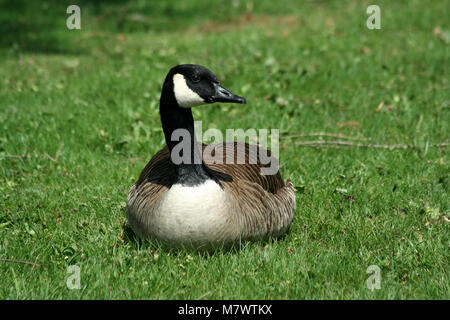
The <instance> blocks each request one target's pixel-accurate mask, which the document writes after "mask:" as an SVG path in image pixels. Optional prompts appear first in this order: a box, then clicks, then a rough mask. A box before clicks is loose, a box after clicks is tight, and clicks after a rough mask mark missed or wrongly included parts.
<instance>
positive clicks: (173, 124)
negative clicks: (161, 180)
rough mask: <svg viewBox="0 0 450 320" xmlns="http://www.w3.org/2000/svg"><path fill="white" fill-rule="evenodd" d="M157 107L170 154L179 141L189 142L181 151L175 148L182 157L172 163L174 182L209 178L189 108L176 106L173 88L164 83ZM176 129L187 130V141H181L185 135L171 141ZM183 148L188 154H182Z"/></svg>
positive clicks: (188, 182) (200, 181) (190, 182)
mask: <svg viewBox="0 0 450 320" xmlns="http://www.w3.org/2000/svg"><path fill="white" fill-rule="evenodd" d="M159 109H160V114H161V123H162V128H163V131H164V137H165V139H166V143H167V146H168V148H169V151H170V154H171V155H172V151H173V150H174V148H175V147H176V146H177V145H178V144H179V143H181V142H184V143H182V144H183V145H185V144H186V143H187V142H189V144H190V148H187V149H182V151H180V148H179V147H178V148H176V149H175V153H176V154H177V155H180V157H182V159H183V160H182V162H181V163H174V166H175V172H176V179H177V181H176V183H181V184H185V185H197V184H200V183H202V182H204V181H205V180H207V179H209V175H208V173H207V171H206V169H205V167H204V165H203V162H202V160H201V151H200V145H199V143H198V142H197V139H196V137H195V132H194V117H193V116H192V111H191V109H190V108H182V107H180V106H178V103H177V101H176V99H175V96H174V94H173V89H172V88H170V86H169V87H167V86H166V84H165V86H164V88H163V91H162V94H161V100H160V107H159ZM177 129H184V130H185V132H186V131H187V132H188V133H189V135H187V137H186V138H187V139H189V141H183V139H184V137H185V136H183V137H179V136H177V137H176V140H179V141H176V140H175V141H172V139H171V138H172V134H173V132H174V131H175V130H177ZM183 150H186V151H187V152H190V154H189V155H184V154H183ZM171 160H172V158H171ZM172 163H173V161H172Z"/></svg>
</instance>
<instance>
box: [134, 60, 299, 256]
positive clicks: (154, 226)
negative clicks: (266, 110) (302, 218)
mask: <svg viewBox="0 0 450 320" xmlns="http://www.w3.org/2000/svg"><path fill="white" fill-rule="evenodd" d="M214 102H230V103H242V104H244V103H246V101H245V99H244V98H242V97H239V96H237V95H235V94H233V93H231V92H230V91H228V90H227V89H225V88H224V87H222V86H221V85H220V84H219V82H218V80H217V78H216V76H215V75H214V74H213V73H212V72H211V71H210V70H208V69H207V68H205V67H202V66H198V65H192V64H185V65H178V66H176V67H173V68H172V69H171V70H170V71H169V73H168V74H167V76H166V79H165V81H164V85H163V88H162V93H161V98H160V115H161V123H162V128H163V131H164V136H165V140H166V143H167V146H165V147H164V148H163V149H161V150H160V151H159V152H157V153H156V154H155V155H154V156H153V158H152V159H151V160H150V162H149V163H148V164H147V166H146V167H145V168H144V170H143V171H142V172H141V174H140V176H139V178H138V180H137V181H136V182H135V184H134V185H133V186H132V187H131V190H130V193H129V195H128V199H127V209H126V210H127V218H128V221H129V224H130V226H131V228H132V229H133V231H134V232H135V233H136V234H137V235H138V236H139V237H141V238H156V239H158V240H160V241H162V242H165V243H169V244H171V245H174V246H178V247H179V246H188V247H194V248H198V249H200V248H202V247H211V246H216V245H219V246H221V245H230V244H235V243H237V242H239V241H241V240H251V239H255V238H261V237H262V238H265V237H270V236H279V235H281V234H282V233H284V232H285V231H286V230H287V229H288V227H289V225H290V223H291V221H292V218H293V216H294V213H295V207H296V203H295V191H294V186H293V184H292V183H291V181H290V180H287V182H286V184H285V183H284V181H283V179H282V177H281V175H280V173H279V171H278V167H277V168H276V174H272V175H263V174H261V168H262V167H263V165H262V164H261V162H260V161H259V159H254V155H253V154H252V153H250V152H249V150H250V149H251V148H252V147H256V149H257V150H258V154H261V152H267V153H268V154H269V157H270V152H268V151H267V150H265V149H263V148H260V147H259V146H255V145H249V144H247V143H243V142H229V143H220V144H216V145H212V147H213V150H214V152H213V153H214V154H216V153H217V154H222V155H223V158H224V159H225V157H226V155H227V153H228V154H229V153H230V152H234V154H232V155H231V157H232V158H233V157H234V159H236V156H237V154H236V152H237V151H236V150H240V149H239V148H240V147H242V146H244V148H243V149H244V150H245V164H236V163H235V162H234V163H231V164H230V163H226V161H224V162H225V163H214V161H213V160H212V159H211V157H210V156H208V155H207V154H206V155H205V154H203V155H202V159H201V161H200V162H199V161H197V163H195V159H194V158H195V157H196V156H199V155H200V154H201V152H200V150H205V148H206V147H208V146H207V145H204V144H200V143H198V142H197V141H196V138H195V134H194V119H193V117H192V111H191V108H192V107H196V106H199V105H203V104H210V103H214ZM176 129H185V130H187V131H186V132H189V134H190V137H192V139H190V140H189V141H190V143H191V146H192V148H191V154H190V155H188V160H191V161H184V162H181V163H178V164H175V162H177V161H175V162H174V161H173V160H172V158H171V154H172V151H173V150H174V148H175V147H176V145H177V143H178V142H177V141H172V139H171V137H172V134H173V133H174V132H175V130H176ZM239 145H240V147H239ZM209 147H211V146H209ZM252 157H253V158H252ZM250 160H253V162H252V161H250ZM272 160H276V159H275V158H272ZM277 164H278V162H277Z"/></svg>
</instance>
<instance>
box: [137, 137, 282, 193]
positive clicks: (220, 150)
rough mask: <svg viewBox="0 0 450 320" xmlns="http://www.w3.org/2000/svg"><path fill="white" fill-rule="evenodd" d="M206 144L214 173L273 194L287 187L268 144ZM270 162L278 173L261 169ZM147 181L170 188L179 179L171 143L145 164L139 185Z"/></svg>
mask: <svg viewBox="0 0 450 320" xmlns="http://www.w3.org/2000/svg"><path fill="white" fill-rule="evenodd" d="M202 147H203V162H204V164H205V165H206V166H207V167H208V168H209V169H210V173H211V174H212V175H213V176H215V177H216V178H217V179H218V180H222V179H224V177H231V179H232V181H236V180H245V181H248V182H253V183H256V184H258V185H260V186H261V187H262V188H263V189H264V190H265V191H267V192H270V193H273V194H275V193H276V192H277V191H278V190H279V189H281V188H283V187H284V181H283V179H282V177H281V175H280V172H279V171H278V160H277V159H276V158H274V157H272V156H271V153H270V151H268V150H265V149H264V148H261V147H259V146H257V145H249V144H248V143H243V142H228V143H220V144H214V145H206V144H203V145H202ZM258 155H265V157H264V160H265V161H264V164H263V163H262V162H261V161H260V159H261V157H259V156H258ZM270 163H275V164H276V168H277V169H276V173H275V174H271V175H264V174H262V173H261V169H263V168H266V169H267V168H268V166H269V165H270ZM225 180H226V178H225ZM145 181H149V182H151V183H156V184H159V185H164V186H166V187H167V188H170V186H171V185H172V184H173V183H174V182H175V167H174V165H173V164H172V162H171V161H170V153H169V149H168V148H167V146H166V147H164V148H163V149H161V150H160V151H159V152H158V153H156V154H155V155H154V156H153V158H152V159H151V160H150V162H149V163H148V164H147V165H146V166H145V168H144V170H142V172H141V175H140V176H139V179H138V181H137V182H136V187H139V185H141V184H142V183H144V182H145ZM228 181H229V180H228Z"/></svg>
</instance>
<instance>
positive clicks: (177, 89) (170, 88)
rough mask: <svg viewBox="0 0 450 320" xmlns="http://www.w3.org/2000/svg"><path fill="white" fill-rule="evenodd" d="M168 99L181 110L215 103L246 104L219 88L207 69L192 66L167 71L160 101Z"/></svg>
mask: <svg viewBox="0 0 450 320" xmlns="http://www.w3.org/2000/svg"><path fill="white" fill-rule="evenodd" d="M169 97H170V98H171V99H170V100H175V101H174V102H176V105H177V106H178V107H181V108H193V107H196V106H200V105H205V104H211V103H215V102H228V103H246V101H245V98H243V97H240V96H238V95H235V94H234V93H231V92H230V91H229V90H227V89H225V88H224V87H223V86H221V85H220V83H219V81H218V80H217V77H216V76H215V75H214V73H212V72H211V71H210V70H209V69H207V68H205V67H203V66H199V65H194V64H182V65H178V66H175V67H173V68H172V69H171V70H170V71H169V73H168V74H167V76H166V79H165V81H164V85H163V90H162V95H161V99H164V98H165V99H168V98H169ZM171 105H173V103H171Z"/></svg>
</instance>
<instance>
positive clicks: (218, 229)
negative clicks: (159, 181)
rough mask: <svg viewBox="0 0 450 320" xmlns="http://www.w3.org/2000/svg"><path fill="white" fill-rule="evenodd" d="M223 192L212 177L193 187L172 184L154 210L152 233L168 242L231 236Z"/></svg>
mask: <svg viewBox="0 0 450 320" xmlns="http://www.w3.org/2000/svg"><path fill="white" fill-rule="evenodd" d="M229 211H230V208H229V206H228V200H227V195H226V193H225V192H224V191H223V190H222V188H221V187H220V186H219V185H218V184H217V183H216V182H214V181H212V180H207V181H206V182H204V183H203V184H201V185H199V186H195V187H189V186H183V185H180V184H175V185H173V186H172V187H171V188H170V189H169V190H168V191H167V193H166V194H165V195H164V198H163V199H162V201H161V203H160V206H159V208H158V210H157V212H155V215H154V217H153V219H154V220H153V221H152V225H153V226H154V228H155V230H152V231H151V233H153V234H154V235H156V236H157V237H158V238H160V239H164V240H168V241H171V242H182V243H187V242H197V243H198V242H214V241H217V240H221V238H222V240H223V239H224V238H228V239H229V238H230V237H231V238H234V237H235V233H236V232H238V229H237V228H236V227H235V226H233V224H232V222H231V220H232V219H230V212H229Z"/></svg>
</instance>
